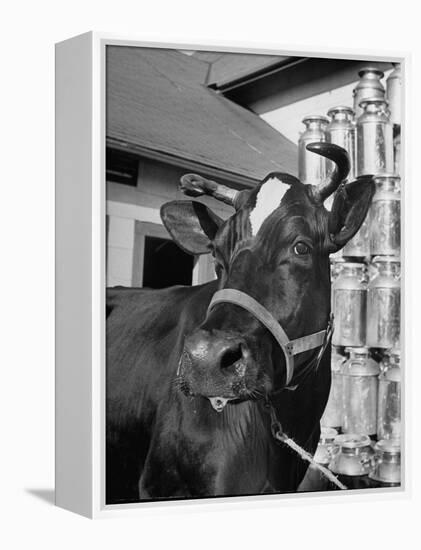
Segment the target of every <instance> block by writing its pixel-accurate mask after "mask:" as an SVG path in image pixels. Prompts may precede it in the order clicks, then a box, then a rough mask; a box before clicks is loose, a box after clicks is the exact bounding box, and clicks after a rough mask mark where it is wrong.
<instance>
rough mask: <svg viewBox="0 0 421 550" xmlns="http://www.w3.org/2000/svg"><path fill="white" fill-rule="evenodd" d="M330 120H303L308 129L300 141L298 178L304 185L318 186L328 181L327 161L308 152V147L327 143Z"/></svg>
mask: <svg viewBox="0 0 421 550" xmlns="http://www.w3.org/2000/svg"><path fill="white" fill-rule="evenodd" d="M328 122H329V119H328V118H326V117H324V116H320V115H310V116H307V117H305V118H303V124H304V125H305V127H306V129H305V130H304V132H303V133H302V134H301V136H300V139H299V140H298V177H299V179H300V181H301V182H302V183H306V184H311V185H318V184H319V183H322V182H323V181H325V179H326V174H327V159H326V158H325V157H322V156H321V155H318V154H317V153H312V152H311V151H307V149H306V146H307V145H308V144H309V143H313V142H316V141H326V127H327V124H328Z"/></svg>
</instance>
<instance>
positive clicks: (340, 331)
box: [332, 262, 367, 346]
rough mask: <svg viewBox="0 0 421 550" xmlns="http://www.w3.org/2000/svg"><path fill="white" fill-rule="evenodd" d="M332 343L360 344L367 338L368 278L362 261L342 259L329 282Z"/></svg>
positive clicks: (341, 344) (336, 344) (344, 344)
mask: <svg viewBox="0 0 421 550" xmlns="http://www.w3.org/2000/svg"><path fill="white" fill-rule="evenodd" d="M332 290H333V314H334V331H333V337H332V343H333V345H335V346H363V345H365V337H366V324H367V322H366V313H367V279H366V266H365V264H362V263H356V262H344V264H343V267H342V269H341V271H340V273H339V275H338V277H337V279H336V280H335V282H334V283H333V285H332Z"/></svg>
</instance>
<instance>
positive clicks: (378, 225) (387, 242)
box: [369, 174, 401, 256]
mask: <svg viewBox="0 0 421 550" xmlns="http://www.w3.org/2000/svg"><path fill="white" fill-rule="evenodd" d="M374 182H375V185H376V192H375V194H374V197H373V199H372V203H371V207H370V216H369V219H370V221H369V234H370V254H371V255H373V256H377V255H390V256H399V254H400V249H401V195H400V178H399V176H395V175H393V174H383V175H381V176H377V177H376V178H375V179H374Z"/></svg>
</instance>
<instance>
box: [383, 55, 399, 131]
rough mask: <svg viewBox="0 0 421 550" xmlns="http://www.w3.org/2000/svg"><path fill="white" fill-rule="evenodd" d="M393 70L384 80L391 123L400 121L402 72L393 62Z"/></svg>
mask: <svg viewBox="0 0 421 550" xmlns="http://www.w3.org/2000/svg"><path fill="white" fill-rule="evenodd" d="M393 66H394V71H392V72H391V73H390V75H389V76H388V78H387V80H386V99H387V100H388V102H389V109H390V112H391V116H390V121H391V122H392V124H400V123H401V92H402V73H401V67H400V65H399V63H393Z"/></svg>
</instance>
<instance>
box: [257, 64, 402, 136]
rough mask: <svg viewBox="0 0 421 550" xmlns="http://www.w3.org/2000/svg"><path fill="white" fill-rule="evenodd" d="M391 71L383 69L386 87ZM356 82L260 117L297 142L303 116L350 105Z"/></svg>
mask: <svg viewBox="0 0 421 550" xmlns="http://www.w3.org/2000/svg"><path fill="white" fill-rule="evenodd" d="M391 72H392V70H389V71H385V76H384V78H383V80H382V83H383V86H384V87H386V79H387V77H388V76H389V74H390V73H391ZM356 76H357V75H356ZM356 84H357V79H356V80H355V82H352V83H351V84H347V85H346V86H340V87H334V86H333V87H332V89H331V90H329V91H328V92H324V93H321V94H316V95H313V96H311V97H309V98H307V99H303V100H301V101H297V102H295V103H291V104H290V105H287V106H285V107H281V108H278V109H274V110H273V111H268V112H267V113H264V114H262V115H261V117H262V118H263V120H266V122H268V123H269V124H270V125H271V126H273V127H274V128H275V129H276V130H278V131H279V132H281V133H282V134H283V135H284V136H285V137H287V138H289V139H290V140H291V141H293V142H294V143H297V142H298V139H299V137H300V132H302V131H303V130H304V125H303V124H302V120H303V117H304V116H306V115H313V114H317V115H324V116H326V114H327V111H328V110H329V109H331V108H332V107H335V106H338V105H348V106H350V107H352V106H353V96H352V91H353V89H354V88H355V86H356Z"/></svg>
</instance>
